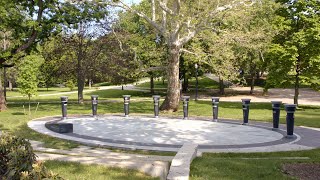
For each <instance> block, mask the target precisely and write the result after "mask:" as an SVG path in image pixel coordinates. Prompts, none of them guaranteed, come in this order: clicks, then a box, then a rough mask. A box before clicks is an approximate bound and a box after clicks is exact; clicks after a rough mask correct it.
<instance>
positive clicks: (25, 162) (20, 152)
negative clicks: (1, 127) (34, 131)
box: [0, 133, 36, 179]
mask: <svg viewBox="0 0 320 180" xmlns="http://www.w3.org/2000/svg"><path fill="white" fill-rule="evenodd" d="M35 162H36V155H35V154H34V153H33V149H32V147H31V144H30V143H29V141H27V140H25V139H23V138H20V137H16V136H12V135H10V134H6V133H3V134H2V135H1V136H0V179H1V176H3V178H6V179H19V177H20V173H21V172H23V171H31V170H32V165H33V164H34V163H35Z"/></svg>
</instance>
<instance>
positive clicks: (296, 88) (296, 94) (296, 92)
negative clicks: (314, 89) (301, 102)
mask: <svg viewBox="0 0 320 180" xmlns="http://www.w3.org/2000/svg"><path fill="white" fill-rule="evenodd" d="M300 63H301V57H300V56H298V58H297V63H296V76H295V83H294V98H293V103H294V104H296V105H298V98H299V88H300V79H299V78H300V71H301V70H300Z"/></svg>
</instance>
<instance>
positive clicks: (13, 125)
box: [0, 90, 320, 149]
mask: <svg viewBox="0 0 320 180" xmlns="http://www.w3.org/2000/svg"><path fill="white" fill-rule="evenodd" d="M98 93H100V94H99V95H100V96H101V98H100V99H108V98H109V97H110V98H111V99H112V98H114V97H118V96H120V97H121V96H122V94H135V95H134V96H133V97H132V98H131V103H130V113H131V114H153V101H152V98H151V97H150V96H151V95H150V94H148V93H144V92H139V91H130V92H125V91H124V92H123V91H121V90H105V91H97V92H95V93H92V94H98ZM138 95H140V97H139V96H138ZM47 98H48V99H49V101H51V100H52V99H54V98H53V97H47ZM57 98H59V97H57ZM116 100H117V101H114V102H112V101H107V102H105V101H104V102H101V101H100V102H99V105H98V113H99V114H106V113H115V114H123V100H122V98H117V99H116ZM15 101H16V102H22V100H19V99H16V100H15ZM59 101H60V100H59V99H58V100H56V103H46V99H43V100H42V101H41V102H40V103H39V106H38V109H37V111H36V108H37V104H32V108H31V116H29V115H28V108H27V104H25V105H23V104H17V103H15V104H9V105H8V110H7V111H4V112H0V129H1V130H6V131H11V132H14V133H16V134H18V135H21V136H23V137H25V138H28V139H32V140H38V141H43V142H45V145H46V146H47V147H53V148H60V149H61V148H62V149H69V148H73V147H76V146H77V144H76V143H73V142H68V141H64V140H59V139H56V138H52V137H50V136H46V135H43V134H39V133H37V132H35V131H32V130H31V129H29V128H28V127H27V122H28V121H30V120H31V119H34V118H38V117H44V116H53V115H58V116H60V115H61V105H60V103H59ZM161 101H163V98H161ZM9 102H10V101H9ZM23 106H24V108H23ZM35 111H36V112H35ZM68 114H69V115H72V114H74V115H76V114H91V103H90V102H87V103H84V104H77V103H69V104H68ZM160 116H176V117H181V118H182V116H183V111H182V103H180V107H179V110H178V111H177V112H174V113H169V112H160ZM189 116H191V117H197V116H202V117H207V118H211V117H212V105H211V102H210V101H190V103H189ZM219 118H227V119H237V120H241V119H242V105H241V102H220V104H219ZM249 118H250V120H255V121H263V122H272V109H271V104H270V103H252V104H251V105H250V116H249ZM280 123H282V124H285V111H284V110H283V108H282V109H281V117H280ZM295 125H297V126H300V125H302V126H310V127H320V107H318V106H300V109H298V110H297V111H296V114H295Z"/></svg>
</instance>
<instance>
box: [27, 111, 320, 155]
mask: <svg viewBox="0 0 320 180" xmlns="http://www.w3.org/2000/svg"><path fill="white" fill-rule="evenodd" d="M208 120H209V119H199V118H198V119H197V120H191V119H190V120H182V119H177V118H165V117H162V118H157V119H156V118H152V117H150V116H149V117H148V116H143V117H142V116H130V117H127V118H125V117H123V116H120V115H118V116H116V115H104V116H99V118H98V120H96V119H93V118H91V117H90V116H78V117H70V118H68V119H67V120H64V121H60V117H46V118H41V119H37V120H35V121H30V122H29V123H28V126H29V127H30V128H32V129H34V130H36V131H38V132H40V133H44V134H47V135H50V136H54V137H58V138H62V139H67V140H71V141H76V142H79V143H82V144H85V145H90V146H105V147H117V148H125V149H145V150H155V151H176V152H177V151H178V150H179V148H181V147H182V145H183V144H184V143H187V142H188V143H195V144H198V145H199V151H200V152H272V151H290V150H306V149H313V148H317V147H320V142H319V141H318V139H319V138H320V131H318V130H314V129H308V128H303V127H296V128H295V137H294V138H293V139H289V138H286V137H285V135H286V130H285V128H286V126H284V125H281V126H280V129H279V131H272V130H271V129H272V125H271V124H270V123H259V122H251V123H250V125H247V126H244V125H241V122H240V121H231V120H219V122H218V123H216V122H211V121H208ZM49 121H60V122H71V123H73V125H74V131H73V133H66V134H58V133H55V132H53V131H50V130H48V129H47V128H45V126H44V125H45V123H47V122H49Z"/></svg>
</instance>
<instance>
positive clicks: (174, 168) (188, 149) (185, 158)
mask: <svg viewBox="0 0 320 180" xmlns="http://www.w3.org/2000/svg"><path fill="white" fill-rule="evenodd" d="M197 150H198V145H197V144H193V143H185V144H184V145H183V146H182V147H181V148H180V150H179V151H178V153H177V154H176V156H175V157H174V158H173V160H172V162H171V166H170V170H169V174H168V176H167V180H188V179H189V174H190V165H191V162H192V160H193V159H194V158H195V157H196V156H197Z"/></svg>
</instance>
